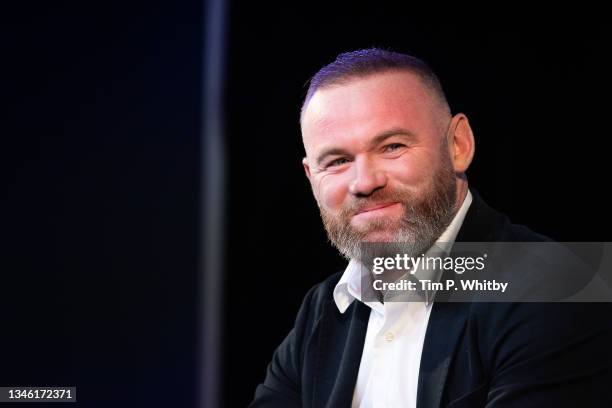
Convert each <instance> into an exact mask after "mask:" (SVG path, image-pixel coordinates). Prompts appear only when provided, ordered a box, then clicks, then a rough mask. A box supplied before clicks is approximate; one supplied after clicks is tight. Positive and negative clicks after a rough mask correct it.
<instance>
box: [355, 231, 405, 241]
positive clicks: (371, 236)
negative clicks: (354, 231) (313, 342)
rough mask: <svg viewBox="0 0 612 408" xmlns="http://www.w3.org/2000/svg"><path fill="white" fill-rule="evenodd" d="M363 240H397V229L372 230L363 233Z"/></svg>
mask: <svg viewBox="0 0 612 408" xmlns="http://www.w3.org/2000/svg"><path fill="white" fill-rule="evenodd" d="M361 241H362V242H395V241H397V232H396V231H384V230H379V231H370V232H367V233H365V234H363V235H362V240H361Z"/></svg>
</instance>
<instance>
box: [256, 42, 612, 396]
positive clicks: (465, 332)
mask: <svg viewBox="0 0 612 408" xmlns="http://www.w3.org/2000/svg"><path fill="white" fill-rule="evenodd" d="M301 128H302V137H303V143H304V148H305V151H306V157H305V158H304V160H303V165H304V169H305V172H306V176H307V178H308V180H309V181H310V184H311V186H312V191H313V194H314V197H315V199H316V202H317V204H318V206H319V209H320V212H321V217H322V220H323V224H324V226H325V228H326V230H327V233H328V236H329V239H330V241H331V242H332V243H333V245H334V246H335V247H336V248H337V249H338V250H339V251H340V253H341V254H343V255H344V256H345V257H346V258H347V259H349V260H350V261H349V264H348V266H347V268H346V270H345V271H344V272H342V273H337V274H335V275H333V276H331V277H330V278H329V279H327V280H326V281H324V282H322V283H321V284H319V285H317V286H315V287H314V288H313V289H311V290H310V291H309V292H308V294H307V295H306V297H305V299H304V302H303V305H302V307H301V309H300V311H299V313H298V317H297V320H296V323H295V327H294V328H293V330H292V331H291V332H290V333H289V335H288V336H287V338H286V339H285V340H284V341H283V343H282V344H281V345H280V346H279V347H278V349H277V350H276V351H275V353H274V356H273V359H272V362H271V363H270V365H269V367H268V371H267V375H266V379H265V381H264V383H263V384H261V385H259V386H258V388H257V390H256V394H255V400H254V401H253V403H252V406H253V407H300V406H303V407H349V406H353V407H379V406H380V407H415V406H417V407H440V406H449V407H478V406H495V407H510V406H513V407H514V406H520V407H525V406H565V405H568V404H572V405H574V404H580V405H586V406H612V404H611V403H610V402H611V397H610V396H609V395H607V394H608V393H606V392H605V389H604V388H603V387H606V386H607V385H608V384H612V383H610V380H611V378H612V377H611V374H610V372H611V370H610V367H611V366H612V363H611V362H612V357H611V353H610V351H609V350H608V348H609V347H608V346H607V344H608V343H609V342H610V341H611V340H612V334H611V333H612V329H611V326H612V325H611V323H610V319H609V318H607V319H602V318H601V316H602V315H601V310H602V309H603V306H599V307H598V306H597V305H588V304H559V303H557V304H542V303H493V304H490V303H481V302H474V303H445V302H440V301H434V302H410V303H405V302H389V301H385V298H384V296H381V298H380V301H372V299H369V300H367V299H364V298H363V296H362V295H363V293H362V292H361V290H360V283H361V275H360V273H359V270H360V265H362V264H363V263H364V262H365V261H366V260H367V257H366V256H365V255H364V251H363V250H362V248H363V244H362V243H364V242H369V243H399V242H401V243H406V247H405V251H406V252H408V253H409V254H411V255H416V254H420V253H422V252H426V251H428V250H429V249H430V248H432V246H433V245H434V244H436V243H451V244H452V243H453V242H469V241H474V242H521V241H526V242H528V241H544V240H546V238H545V237H543V236H541V235H538V234H536V233H534V232H532V231H530V230H528V229H527V228H525V227H522V226H517V225H513V224H511V223H510V222H509V220H508V219H507V218H506V217H505V216H503V215H502V214H500V213H498V212H496V211H495V210H493V209H491V208H490V207H488V206H487V205H486V204H485V203H484V202H483V201H482V199H481V198H480V197H479V196H478V194H477V193H476V192H475V191H473V190H472V191H470V189H469V188H468V181H467V178H466V175H465V172H466V170H467V169H468V167H469V165H470V163H471V161H472V158H473V156H474V150H475V148H474V136H473V132H472V129H471V127H470V124H469V121H468V119H467V117H466V116H465V115H464V114H461V113H459V114H455V115H451V111H450V108H449V106H448V103H447V101H446V98H445V96H444V93H443V90H442V87H441V86H440V83H439V80H438V78H437V77H436V75H435V74H434V73H433V72H432V71H431V70H430V69H429V67H428V66H427V65H426V64H425V63H424V62H422V61H420V60H418V59H416V58H414V57H411V56H408V55H403V54H398V53H393V52H389V51H384V50H380V49H368V50H359V51H355V52H350V53H345V54H341V55H340V56H338V58H337V59H336V61H334V62H333V63H331V64H329V65H328V66H326V67H324V68H323V69H321V70H320V71H319V72H318V73H317V74H316V75H315V76H314V77H313V79H312V80H311V82H310V87H309V90H308V92H307V95H306V98H305V101H304V104H303V107H302V112H301ZM605 307H606V309H605V310H606V312H607V313H609V311H610V309H609V307H608V305H605ZM608 316H609V315H608Z"/></svg>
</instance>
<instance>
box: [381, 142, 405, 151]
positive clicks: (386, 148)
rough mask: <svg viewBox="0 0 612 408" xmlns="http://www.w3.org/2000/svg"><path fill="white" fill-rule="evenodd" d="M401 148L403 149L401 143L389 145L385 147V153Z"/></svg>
mask: <svg viewBox="0 0 612 408" xmlns="http://www.w3.org/2000/svg"><path fill="white" fill-rule="evenodd" d="M402 147H404V145H403V144H401V143H391V144H389V145H386V146H385V152H392V151H394V150H397V149H401V148H402Z"/></svg>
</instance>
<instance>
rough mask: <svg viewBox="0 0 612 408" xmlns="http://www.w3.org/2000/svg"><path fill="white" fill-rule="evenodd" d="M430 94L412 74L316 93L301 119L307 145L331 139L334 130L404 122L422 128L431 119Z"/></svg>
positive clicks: (356, 82)
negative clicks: (317, 138)
mask: <svg viewBox="0 0 612 408" xmlns="http://www.w3.org/2000/svg"><path fill="white" fill-rule="evenodd" d="M431 99H432V96H431V92H430V91H428V90H427V89H426V87H425V86H424V85H423V84H422V82H421V80H420V79H419V78H417V77H416V76H415V75H414V74H412V73H409V72H403V71H402V72H387V73H382V74H374V75H371V76H368V77H365V78H356V79H353V80H350V81H349V82H347V83H343V84H339V85H332V86H329V87H326V88H323V89H321V90H318V91H317V92H315V94H314V95H313V96H312V98H311V99H310V101H309V102H308V105H307V106H306V109H305V111H304V116H303V118H302V134H303V138H304V144H305V145H306V144H307V142H308V139H311V138H312V137H315V136H317V135H321V134H326V135H330V132H332V133H333V130H334V129H341V130H342V131H347V130H349V129H351V128H354V127H361V128H363V127H368V126H369V125H371V126H373V127H378V126H379V125H380V124H381V122H382V123H384V124H385V125H387V126H401V125H402V123H386V122H388V121H402V122H404V123H403V124H404V125H405V124H406V122H411V123H414V124H415V125H417V126H418V125H421V124H422V123H420V122H423V121H424V120H426V119H428V118H426V116H427V115H430V114H431V112H432V110H431V104H432V101H431Z"/></svg>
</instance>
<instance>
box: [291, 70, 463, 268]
mask: <svg viewBox="0 0 612 408" xmlns="http://www.w3.org/2000/svg"><path fill="white" fill-rule="evenodd" d="M450 120H451V117H450V115H449V114H448V113H447V112H446V111H445V110H444V109H443V108H442V105H441V104H440V102H439V101H438V100H437V99H436V98H435V97H434V96H433V95H432V93H431V91H429V90H428V89H427V88H426V87H425V86H424V85H423V84H422V83H421V82H420V80H419V79H418V78H417V77H415V76H414V75H413V74H411V73H408V72H389V73H382V74H375V75H371V76H368V77H365V78H357V79H353V80H351V81H349V82H348V83H346V84H342V85H335V86H331V87H329V88H324V89H321V90H318V91H317V92H316V93H315V94H314V95H313V97H312V98H311V100H310V101H309V103H308V105H307V107H306V109H305V111H304V114H303V117H302V135H303V140H304V148H305V150H306V158H305V159H304V168H305V170H306V174H307V176H308V178H309V180H310V183H311V185H312V190H313V193H314V196H315V198H316V200H317V204H318V206H319V209H320V211H321V217H322V219H323V223H324V225H325V228H326V230H327V233H328V236H329V238H330V240H331V241H332V243H333V244H334V245H335V246H336V247H338V249H339V250H340V251H341V252H342V253H343V254H344V255H345V256H346V257H348V258H353V257H356V256H358V255H357V254H358V252H357V251H358V246H359V243H360V242H399V241H401V242H407V243H410V244H411V245H414V247H413V248H412V250H410V252H415V253H418V252H421V251H424V250H426V249H427V248H429V246H431V245H432V244H433V243H434V242H435V240H436V239H437V238H438V236H439V235H440V234H441V233H442V232H443V231H444V229H445V228H446V227H447V226H448V224H449V223H450V220H451V219H452V215H453V213H454V210H455V208H454V207H455V204H456V203H455V200H456V182H455V174H454V171H453V166H452V164H451V160H450V154H449V148H448V143H447V139H446V134H447V129H448V126H449V123H450Z"/></svg>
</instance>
